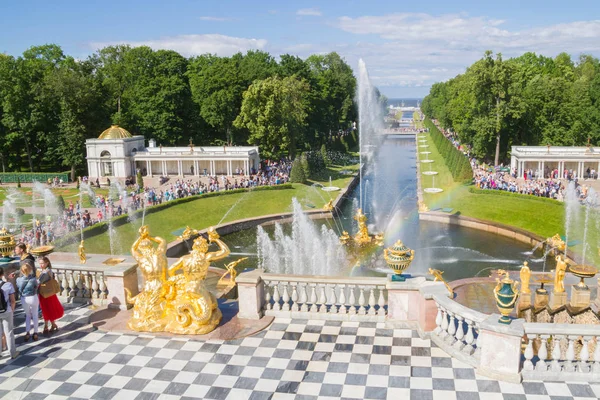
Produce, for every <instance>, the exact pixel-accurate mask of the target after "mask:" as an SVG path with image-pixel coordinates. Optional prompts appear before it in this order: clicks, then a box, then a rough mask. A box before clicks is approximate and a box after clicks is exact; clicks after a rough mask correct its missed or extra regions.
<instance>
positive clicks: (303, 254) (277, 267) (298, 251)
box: [257, 198, 347, 275]
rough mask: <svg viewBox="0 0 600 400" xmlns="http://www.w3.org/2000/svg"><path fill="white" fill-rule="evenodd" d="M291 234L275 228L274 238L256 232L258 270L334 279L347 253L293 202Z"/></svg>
mask: <svg viewBox="0 0 600 400" xmlns="http://www.w3.org/2000/svg"><path fill="white" fill-rule="evenodd" d="M292 205H293V210H294V213H293V222H292V232H291V234H290V235H286V234H285V233H284V231H283V228H282V227H281V225H279V224H276V225H275V233H274V237H273V238H271V237H270V236H269V235H268V234H267V233H266V232H265V230H264V229H263V228H262V227H261V226H259V227H258V228H257V254H258V259H259V266H260V267H261V268H264V269H265V270H266V271H268V272H271V273H281V274H297V275H337V274H339V273H340V272H341V270H342V269H343V267H344V266H345V262H346V259H347V257H346V252H345V250H344V248H343V247H342V246H341V245H340V242H339V239H338V236H337V235H336V233H335V232H334V231H333V230H332V229H328V228H327V227H326V226H325V225H323V226H322V227H321V229H320V230H319V229H318V228H317V227H316V226H315V225H314V224H313V222H312V221H311V220H310V218H308V216H307V215H305V214H304V212H303V210H302V206H301V205H300V203H299V202H298V201H297V200H296V199H295V198H294V199H293V200H292Z"/></svg>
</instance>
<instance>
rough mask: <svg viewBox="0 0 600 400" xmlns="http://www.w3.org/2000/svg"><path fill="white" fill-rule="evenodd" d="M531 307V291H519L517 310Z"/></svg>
mask: <svg viewBox="0 0 600 400" xmlns="http://www.w3.org/2000/svg"><path fill="white" fill-rule="evenodd" d="M529 307H531V293H521V294H520V295H519V305H518V310H525V309H527V308H529Z"/></svg>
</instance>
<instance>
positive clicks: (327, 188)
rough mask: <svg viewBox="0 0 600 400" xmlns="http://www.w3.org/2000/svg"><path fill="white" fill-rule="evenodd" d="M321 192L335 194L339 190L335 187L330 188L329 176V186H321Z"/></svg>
mask: <svg viewBox="0 0 600 400" xmlns="http://www.w3.org/2000/svg"><path fill="white" fill-rule="evenodd" d="M321 190H324V191H326V192H335V191H337V190H340V188H339V187H337V186H332V185H331V176H330V177H329V186H323V187H321Z"/></svg>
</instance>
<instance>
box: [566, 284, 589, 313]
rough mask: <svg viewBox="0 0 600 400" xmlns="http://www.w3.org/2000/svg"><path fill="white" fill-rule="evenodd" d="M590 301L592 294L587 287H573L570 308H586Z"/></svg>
mask: <svg viewBox="0 0 600 400" xmlns="http://www.w3.org/2000/svg"><path fill="white" fill-rule="evenodd" d="M591 300H592V292H591V291H590V289H589V288H588V287H580V286H573V288H572V289H571V300H570V301H569V305H570V306H571V307H577V308H580V307H588V306H589V305H590V302H591Z"/></svg>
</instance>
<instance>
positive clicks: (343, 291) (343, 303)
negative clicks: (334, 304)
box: [338, 285, 348, 314]
mask: <svg viewBox="0 0 600 400" xmlns="http://www.w3.org/2000/svg"><path fill="white" fill-rule="evenodd" d="M339 286H340V297H339V298H338V304H339V305H340V308H338V314H346V313H347V311H348V310H347V309H346V285H339Z"/></svg>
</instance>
